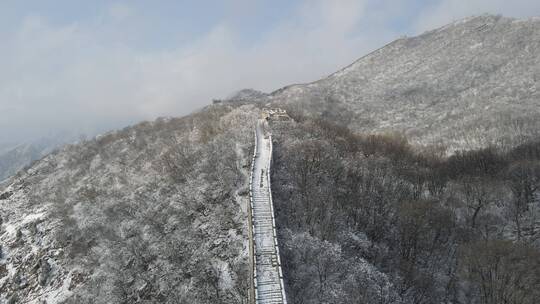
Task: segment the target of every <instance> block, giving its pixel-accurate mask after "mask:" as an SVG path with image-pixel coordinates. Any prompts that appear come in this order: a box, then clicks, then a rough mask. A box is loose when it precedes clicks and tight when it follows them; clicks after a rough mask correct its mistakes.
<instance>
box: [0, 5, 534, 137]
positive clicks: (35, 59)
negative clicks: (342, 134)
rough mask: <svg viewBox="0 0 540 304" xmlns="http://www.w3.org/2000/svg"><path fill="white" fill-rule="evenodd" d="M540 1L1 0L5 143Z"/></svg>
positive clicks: (75, 128) (0, 114)
mask: <svg viewBox="0 0 540 304" xmlns="http://www.w3.org/2000/svg"><path fill="white" fill-rule="evenodd" d="M485 13H490V14H502V15H504V16H508V17H517V18H526V17H532V16H540V1H538V0H513V1H508V0H505V1H503V0H431V1H428V0H266V1H263V0H215V1H209V0H196V1H195V0H192V1H187V0H154V1H151V0H144V1H143V0H132V1H128V0H126V1H104V0H94V1H86V0H33V1H29V0H0V130H1V131H0V144H2V143H6V142H14V143H18V142H25V141H32V140H35V139H38V138H41V137H46V136H53V135H55V134H73V135H75V134H79V133H86V134H95V133H96V132H102V131H105V130H108V129H112V128H120V127H123V126H126V125H128V124H132V123H135V122H138V121H141V120H151V119H154V118H156V117H162V116H180V115H186V114H189V113H190V112H192V111H194V110H196V109H199V108H201V107H203V106H205V105H207V104H209V103H211V100H212V99H214V98H223V97H226V96H229V95H231V94H232V93H234V92H235V91H238V90H240V89H243V88H253V89H257V90H261V91H265V92H271V91H273V90H276V89H279V88H280V87H282V86H285V85H287V84H291V83H302V82H309V81H314V80H317V79H319V78H322V77H324V76H326V75H328V74H330V73H332V72H334V71H336V70H338V69H339V68H341V67H343V66H346V65H348V64H350V63H351V62H353V61H354V60H355V59H356V58H358V57H361V56H362V55H364V54H366V53H368V52H369V51H371V50H374V49H376V48H378V47H380V46H382V45H384V44H386V43H388V42H390V41H392V40H394V39H397V38H400V37H402V36H405V35H407V36H414V35H418V34H421V33H422V32H424V31H426V30H429V29H433V28H436V27H439V26H442V25H445V24H447V23H449V22H452V21H454V20H458V19H461V18H464V17H468V16H471V15H481V14H485Z"/></svg>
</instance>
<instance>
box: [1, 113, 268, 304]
mask: <svg viewBox="0 0 540 304" xmlns="http://www.w3.org/2000/svg"><path fill="white" fill-rule="evenodd" d="M257 116H258V109H257V108H255V107H254V106H251V105H246V106H240V105H238V106H231V105H227V106H220V107H210V108H208V109H205V110H202V111H200V112H199V113H196V114H194V115H191V116H188V117H184V118H172V119H160V120H157V121H155V122H144V123H141V124H138V125H136V126H133V127H129V128H126V129H124V130H121V131H115V132H111V133H109V134H107V135H103V136H100V137H98V138H96V139H93V140H89V141H86V142H84V143H81V144H78V145H70V146H67V147H65V148H63V149H62V150H60V151H58V152H56V153H54V154H51V155H49V156H47V157H45V158H44V159H42V160H41V161H39V162H38V163H36V164H35V165H34V166H32V167H31V168H29V169H28V170H26V171H23V172H20V173H19V174H18V175H17V176H15V177H14V178H12V179H10V180H8V181H7V183H5V185H4V186H3V188H0V224H2V225H1V228H0V241H1V242H0V245H1V247H0V249H1V250H0V302H1V303H10V304H13V303H242V301H243V299H244V298H245V296H246V293H247V286H248V275H249V273H248V269H249V267H248V256H247V255H248V253H247V234H246V233H247V230H246V225H247V222H246V210H245V208H246V206H247V201H246V200H247V196H246V195H247V182H248V180H247V176H246V173H247V172H248V169H247V168H248V167H249V164H250V163H249V161H250V156H251V154H252V147H253V133H252V126H253V124H254V121H255V119H256V118H257Z"/></svg>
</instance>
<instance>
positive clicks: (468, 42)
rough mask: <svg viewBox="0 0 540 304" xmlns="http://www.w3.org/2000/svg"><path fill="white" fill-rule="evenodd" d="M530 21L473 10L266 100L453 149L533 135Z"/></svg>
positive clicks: (534, 27)
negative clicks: (470, 14)
mask: <svg viewBox="0 0 540 304" xmlns="http://www.w3.org/2000/svg"><path fill="white" fill-rule="evenodd" d="M538 50H540V18H532V19H527V20H519V19H511V18H504V17H500V16H489V15H486V16H480V17H472V18H467V19H464V20H461V21H457V22H454V23H452V24H449V25H447V26H444V27H442V28H439V29H436V30H433V31H429V32H426V33H424V34H422V35H420V36H418V37H412V38H403V39H398V40H396V41H393V42H391V43H389V44H388V45H386V46H384V47H382V48H380V49H378V50H376V51H374V52H372V53H371V54H369V55H366V56H364V57H362V58H360V59H358V60H357V61H356V62H354V63H353V64H351V65H350V66H348V67H346V68H344V69H342V70H340V71H338V72H336V73H334V74H332V75H330V76H329V77H327V78H324V79H321V80H319V81H315V82H313V83H308V84H299V85H291V86H288V87H285V88H283V89H280V90H278V91H276V92H273V93H272V94H271V95H272V100H273V101H274V103H276V104H280V105H287V106H288V108H291V109H295V110H297V111H299V112H302V113H305V114H308V115H311V116H315V117H320V116H322V117H324V118H327V119H330V120H332V121H336V122H340V123H342V124H344V125H346V126H348V127H350V128H352V129H353V130H356V131H361V132H380V133H383V132H400V133H401V132H403V133H404V134H405V135H406V136H407V137H408V138H409V139H410V140H412V141H413V142H415V143H420V144H425V145H433V144H444V145H446V146H447V147H448V148H449V152H452V151H453V150H455V149H462V148H471V147H478V146H485V145H489V144H497V143H502V144H513V143H516V142H519V141H520V140H523V139H525V138H530V137H534V136H536V135H538V134H539V133H540V52H539V51H538Z"/></svg>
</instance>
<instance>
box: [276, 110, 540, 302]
mask: <svg viewBox="0 0 540 304" xmlns="http://www.w3.org/2000/svg"><path fill="white" fill-rule="evenodd" d="M273 130H274V141H275V143H274V147H275V148H274V150H275V155H274V171H273V175H272V177H273V181H274V183H273V185H272V186H273V188H272V190H273V195H274V202H275V204H276V210H277V226H278V228H279V237H280V241H281V244H282V253H283V261H284V272H285V279H286V285H287V287H288V289H287V291H288V295H289V300H290V303H426V304H427V303H482V304H493V303H513V304H518V303H519V304H533V303H537V301H538V298H540V293H539V292H540V200H539V192H538V190H539V189H540V138H539V139H537V140H536V141H531V142H527V143H524V144H521V145H519V146H517V147H512V148H510V147H507V148H508V149H506V150H498V149H497V148H493V147H486V148H482V149H479V150H470V151H463V152H460V153H456V154H454V155H452V156H450V157H446V156H445V155H444V154H441V153H440V151H426V150H423V151H422V152H419V151H418V150H415V148H414V146H411V145H410V144H409V143H408V142H407V139H406V138H405V137H392V136H381V135H370V134H355V133H352V132H351V131H350V130H348V129H346V128H344V127H340V126H338V125H335V124H332V123H329V122H327V121H324V120H313V119H309V118H305V117H300V116H297V117H296V122H294V121H291V122H275V123H274V124H273ZM352 299H354V300H352Z"/></svg>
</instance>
